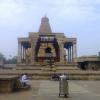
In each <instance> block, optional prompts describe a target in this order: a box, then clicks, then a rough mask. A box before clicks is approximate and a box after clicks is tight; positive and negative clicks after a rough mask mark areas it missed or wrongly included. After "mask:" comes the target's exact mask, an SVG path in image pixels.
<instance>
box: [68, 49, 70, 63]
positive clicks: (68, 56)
mask: <svg viewBox="0 0 100 100" xmlns="http://www.w3.org/2000/svg"><path fill="white" fill-rule="evenodd" d="M68 62H70V50H69V48H68Z"/></svg>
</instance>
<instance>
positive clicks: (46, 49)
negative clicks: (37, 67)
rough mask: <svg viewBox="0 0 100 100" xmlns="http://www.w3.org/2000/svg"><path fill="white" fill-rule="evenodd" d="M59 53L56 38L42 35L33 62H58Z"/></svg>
mask: <svg viewBox="0 0 100 100" xmlns="http://www.w3.org/2000/svg"><path fill="white" fill-rule="evenodd" d="M59 53H60V51H59V46H58V42H57V40H56V38H55V37H54V36H53V35H50V36H46V35H42V36H40V37H39V39H38V42H37V45H36V49H35V60H36V62H45V61H47V60H49V59H52V60H53V61H54V62H57V61H59V60H60V54H59Z"/></svg>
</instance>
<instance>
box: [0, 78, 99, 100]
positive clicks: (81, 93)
mask: <svg viewBox="0 0 100 100" xmlns="http://www.w3.org/2000/svg"><path fill="white" fill-rule="evenodd" d="M30 84H31V86H32V89H31V90H28V91H20V92H15V93H9V94H0V100H100V89H99V88H100V81H69V98H59V96H58V94H59V82H58V81H48V80H46V81H44V80H32V81H30Z"/></svg>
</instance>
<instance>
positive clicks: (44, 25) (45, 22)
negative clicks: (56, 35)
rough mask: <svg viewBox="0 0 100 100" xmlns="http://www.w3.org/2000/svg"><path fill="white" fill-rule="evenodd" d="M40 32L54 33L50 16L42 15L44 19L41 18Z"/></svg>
mask: <svg viewBox="0 0 100 100" xmlns="http://www.w3.org/2000/svg"><path fill="white" fill-rule="evenodd" d="M39 33H40V34H48V33H52V31H51V27H50V24H49V18H48V17H46V16H44V17H42V19H41V24H40V28H39Z"/></svg>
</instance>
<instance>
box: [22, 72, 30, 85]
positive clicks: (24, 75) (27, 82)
mask: <svg viewBox="0 0 100 100" xmlns="http://www.w3.org/2000/svg"><path fill="white" fill-rule="evenodd" d="M20 83H21V85H22V87H26V86H29V80H28V76H27V74H22V75H21V77H20Z"/></svg>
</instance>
